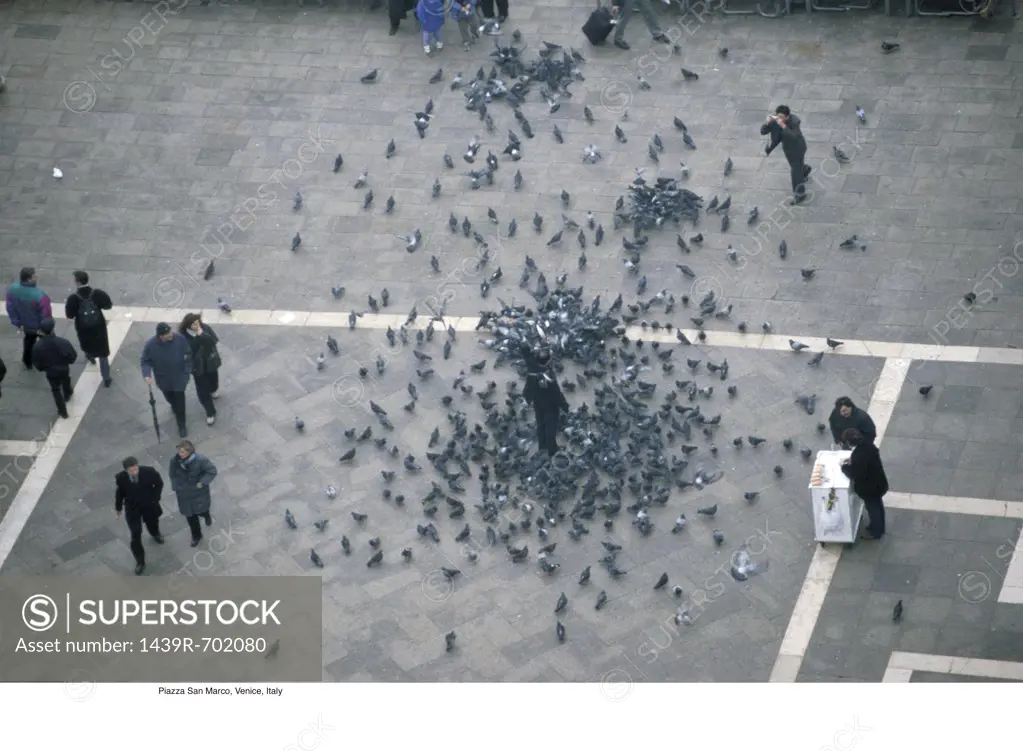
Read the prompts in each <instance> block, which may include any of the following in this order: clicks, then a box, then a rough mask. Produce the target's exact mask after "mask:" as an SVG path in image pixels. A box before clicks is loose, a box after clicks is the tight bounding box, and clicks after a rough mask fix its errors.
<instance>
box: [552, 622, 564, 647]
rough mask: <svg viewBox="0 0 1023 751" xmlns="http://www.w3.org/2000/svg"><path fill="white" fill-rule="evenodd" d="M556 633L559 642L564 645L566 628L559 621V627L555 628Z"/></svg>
mask: <svg viewBox="0 0 1023 751" xmlns="http://www.w3.org/2000/svg"><path fill="white" fill-rule="evenodd" d="M554 633H555V634H557V637H558V642H559V643H561V644H563V643H564V642H565V626H564V625H563V624H562V623H561V621H558V625H557V626H555V627H554Z"/></svg>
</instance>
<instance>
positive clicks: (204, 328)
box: [178, 313, 220, 425]
mask: <svg viewBox="0 0 1023 751" xmlns="http://www.w3.org/2000/svg"><path fill="white" fill-rule="evenodd" d="M178 331H180V332H181V334H182V335H183V336H184V337H185V338H186V339H187V340H188V343H189V345H191V347H192V376H193V380H194V381H195V394H196V396H198V397H199V403H200V404H202V406H203V409H205V410H206V424H207V425H212V424H213V423H215V422H216V421H217V407H216V405H215V404H214V403H213V400H214V399H216V398H217V391H218V390H219V389H220V353H219V352H218V351H217V342H219V341H220V338H219V337H218V336H217V334H216V332H215V331H214V330H213V329H212V328H211V327H210V325H209V324H208V323H203V321H202V317H201V316H200V315H199V314H198V313H189V314H188V315H186V316H185V317H184V318H183V319H182V321H181V325H180V326H179V327H178Z"/></svg>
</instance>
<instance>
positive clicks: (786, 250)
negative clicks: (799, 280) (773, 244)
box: [778, 240, 789, 261]
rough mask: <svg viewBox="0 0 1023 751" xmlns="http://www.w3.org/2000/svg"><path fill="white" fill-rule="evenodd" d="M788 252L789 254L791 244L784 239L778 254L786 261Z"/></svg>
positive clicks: (779, 246) (779, 245)
mask: <svg viewBox="0 0 1023 751" xmlns="http://www.w3.org/2000/svg"><path fill="white" fill-rule="evenodd" d="M788 254H789V244H788V243H787V242H785V241H784V240H782V241H781V242H780V243H779V244H778V255H779V256H780V257H781V259H782V260H783V261H784V260H785V258H786V257H787V256H788Z"/></svg>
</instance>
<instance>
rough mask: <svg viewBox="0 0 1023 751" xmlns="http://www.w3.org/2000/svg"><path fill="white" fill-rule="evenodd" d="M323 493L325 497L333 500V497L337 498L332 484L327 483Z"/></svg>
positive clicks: (335, 489)
mask: <svg viewBox="0 0 1023 751" xmlns="http://www.w3.org/2000/svg"><path fill="white" fill-rule="evenodd" d="M325 493H326V496H327V498H329V499H330V500H334V499H335V498H337V488H335V487H334V486H333V485H328V486H327V490H326V491H325Z"/></svg>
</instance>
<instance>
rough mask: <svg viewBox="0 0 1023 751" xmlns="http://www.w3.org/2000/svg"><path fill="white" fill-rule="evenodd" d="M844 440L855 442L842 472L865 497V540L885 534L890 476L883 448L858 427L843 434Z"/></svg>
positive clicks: (874, 538)
mask: <svg viewBox="0 0 1023 751" xmlns="http://www.w3.org/2000/svg"><path fill="white" fill-rule="evenodd" d="M842 442H843V443H845V444H846V445H848V446H852V447H853V450H852V455H851V456H850V457H849V458H848V459H846V460H845V461H844V462H843V463H842V474H844V475H845V476H846V477H848V478H849V480H850V481H851V484H852V489H853V492H854V493H856V495H858V496H859V497H860V498H861V499H862V500H863V505H864V506H865V507H866V509H867V514H868V515H869V516H870V524H868V525H867V533H866V534H865V535H864V536H863V539H865V540H880V539H881V538H882V537H883V536H884V531H885V523H884V500H883V499H884V496H885V493H887V492H888V476H887V475H886V474H885V471H884V464H882V463H881V452H880V451H879V450H878V448H877V446H875V445H874V444H873V443H872V442H870V441H868V440H867V439H866V438H864V436H863V434H862V433H861V432H860V431H858V430H856V428H849V430H847V431H845V433H843V434H842Z"/></svg>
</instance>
